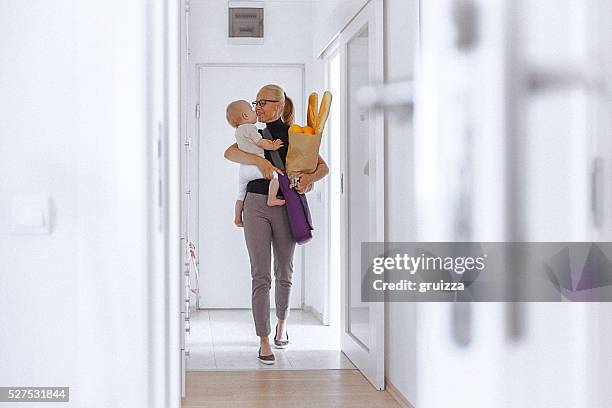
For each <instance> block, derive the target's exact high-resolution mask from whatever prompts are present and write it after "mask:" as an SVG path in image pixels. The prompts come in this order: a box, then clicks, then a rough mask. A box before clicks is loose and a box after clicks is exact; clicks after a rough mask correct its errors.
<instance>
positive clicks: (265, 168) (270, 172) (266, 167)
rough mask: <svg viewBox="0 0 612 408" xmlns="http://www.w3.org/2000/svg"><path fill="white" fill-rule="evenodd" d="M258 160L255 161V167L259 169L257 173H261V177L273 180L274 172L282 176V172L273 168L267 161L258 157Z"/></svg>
mask: <svg viewBox="0 0 612 408" xmlns="http://www.w3.org/2000/svg"><path fill="white" fill-rule="evenodd" d="M259 159H260V160H258V161H257V163H256V166H257V168H259V171H261V174H263V176H264V177H265V178H267V179H268V180H270V179H272V178H274V172H277V173H278V174H283V172H282V171H280V170H279V169H277V168H276V167H274V166H273V165H272V163H270V162H269V161H268V160H266V159H264V158H263V157H260V158H259Z"/></svg>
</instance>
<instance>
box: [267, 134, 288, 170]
mask: <svg viewBox="0 0 612 408" xmlns="http://www.w3.org/2000/svg"><path fill="white" fill-rule="evenodd" d="M262 133H263V137H264V139H268V140H274V138H273V137H272V133H270V130H269V129H268V128H263V132H262ZM270 157H271V158H272V163H274V166H276V168H277V169H280V170H281V171H285V165H284V164H283V161H282V159H281V157H280V154H279V153H278V151H277V150H271V151H270Z"/></svg>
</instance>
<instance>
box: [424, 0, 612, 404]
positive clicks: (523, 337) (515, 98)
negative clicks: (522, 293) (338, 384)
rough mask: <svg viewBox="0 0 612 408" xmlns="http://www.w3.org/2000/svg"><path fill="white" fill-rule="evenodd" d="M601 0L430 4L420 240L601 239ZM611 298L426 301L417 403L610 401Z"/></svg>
mask: <svg viewBox="0 0 612 408" xmlns="http://www.w3.org/2000/svg"><path fill="white" fill-rule="evenodd" d="M604 3H608V2H607V0H606V1H593V2H575V1H570V0H563V1H559V0H545V1H544V0H543V1H538V2H530V1H510V2H508V1H502V0H497V1H491V0H478V1H471V2H455V1H451V0H444V1H440V2H436V4H432V3H431V2H425V1H423V2H421V7H422V10H421V16H422V27H421V31H422V33H423V36H422V49H421V66H420V68H421V69H420V72H419V78H418V81H417V85H418V87H419V91H418V92H417V94H418V98H417V103H418V104H420V105H418V106H417V109H416V121H417V132H416V146H417V149H416V151H415V157H416V158H417V169H416V174H417V177H416V182H417V184H418V185H417V192H418V194H417V217H418V222H419V228H418V240H420V241H462V240H466V241H469V240H473V241H499V240H508V241H527V242H528V241H553V242H555V241H589V240H592V239H594V235H593V233H592V222H593V220H592V212H591V211H592V210H591V205H592V203H591V194H590V191H591V185H590V182H591V159H592V158H593V156H592V153H591V146H592V144H593V143H594V138H596V137H597V136H596V133H595V131H594V129H593V128H594V127H593V126H592V124H591V120H590V118H592V112H590V111H589V105H590V104H591V102H589V100H592V98H593V92H592V90H589V89H588V86H586V84H587V83H588V82H589V81H584V80H583V79H584V77H588V73H587V72H586V71H583V70H582V69H583V68H585V67H588V66H591V65H592V64H593V63H594V62H595V61H593V60H591V58H593V57H594V56H595V55H597V53H596V52H594V50H592V49H589V44H590V43H591V39H592V38H593V33H592V32H591V30H592V29H593V27H594V26H595V25H594V24H592V23H591V18H593V17H595V16H596V15H597V14H596V12H595V10H596V8H593V5H595V4H599V5H600V6H601V5H602V4H604ZM608 10H609V8H608ZM602 27H605V26H603V25H602ZM608 29H609V25H608ZM599 34H602V33H599ZM595 37H597V35H596V36H595ZM606 38H609V37H608V36H606ZM595 59H597V57H595ZM568 63H569V64H568ZM566 64H567V65H566ZM566 73H569V74H570V75H566ZM534 74H537V75H534ZM576 74H577V75H576ZM581 77H582V78H583V79H580V78H581ZM576 79H578V80H576ZM527 84H531V87H527ZM538 85H547V88H546V89H545V88H539V86H538ZM548 86H550V87H549V88H548ZM608 131H609V129H608ZM500 186H504V188H502V189H500ZM608 306H609V305H607V304H606V305H603V304H602V305H601V306H599V307H600V308H599V309H596V305H593V304H585V303H581V304H580V303H537V302H532V303H457V304H450V303H446V304H445V303H440V304H425V303H424V304H419V305H418V315H419V321H420V323H419V331H418V333H417V338H418V341H417V351H418V353H417V355H418V360H417V365H418V367H419V371H418V375H419V380H418V390H417V395H418V401H417V404H416V405H417V406H426V407H431V408H437V407H440V408H442V407H448V406H451V405H453V404H456V402H457V401H464V402H468V401H469V405H470V407H474V408H478V407H483V408H484V407H487V408H488V407H499V408H506V407H507V408H510V407H517V406H534V407H553V406H554V407H567V408H569V407H572V408H573V407H584V408H586V407H593V406H605V404H604V403H603V401H604V400H603V399H598V398H599V397H598V395H603V394H598V392H599V390H597V389H596V388H597V386H598V384H597V383H598V382H599V381H600V378H602V377H601V374H600V373H601V371H598V370H599V368H600V367H601V366H600V364H602V362H603V363H604V364H605V359H604V358H603V355H602V354H601V350H598V349H597V348H596V347H594V342H595V341H596V340H595V339H601V338H606V337H607V336H606V335H604V332H602V331H601V330H602V328H601V327H598V325H597V322H596V321H595V320H594V318H598V317H597V316H598V314H601V313H603V312H604V311H605V316H607V319H608V320H609V316H610V308H609V307H608ZM608 327H609V326H608ZM608 330H609V329H608ZM608 348H609V347H608ZM598 365H599V367H598Z"/></svg>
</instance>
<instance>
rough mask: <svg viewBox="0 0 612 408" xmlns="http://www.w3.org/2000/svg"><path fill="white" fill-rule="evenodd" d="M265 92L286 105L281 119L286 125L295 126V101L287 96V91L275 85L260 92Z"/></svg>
mask: <svg viewBox="0 0 612 408" xmlns="http://www.w3.org/2000/svg"><path fill="white" fill-rule="evenodd" d="M263 90H266V91H268V92H270V93H271V94H272V95H273V97H274V99H278V100H279V101H281V103H283V104H284V109H283V113H282V114H281V119H282V120H283V123H284V124H285V125H287V126H291V125H293V123H294V122H295V110H294V108H293V101H292V100H291V98H289V97H288V96H287V94H286V93H285V91H283V88H281V87H280V86H278V85H275V84H268V85H266V86H264V87H262V88H261V89H260V90H259V92H261V91H263Z"/></svg>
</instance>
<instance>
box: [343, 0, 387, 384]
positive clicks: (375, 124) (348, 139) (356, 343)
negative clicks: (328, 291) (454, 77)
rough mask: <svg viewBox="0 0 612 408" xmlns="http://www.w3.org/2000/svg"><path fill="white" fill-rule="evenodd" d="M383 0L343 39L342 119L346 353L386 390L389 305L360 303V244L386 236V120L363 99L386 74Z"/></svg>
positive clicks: (355, 21)
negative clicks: (361, 94)
mask: <svg viewBox="0 0 612 408" xmlns="http://www.w3.org/2000/svg"><path fill="white" fill-rule="evenodd" d="M381 30H382V2H379V1H372V2H370V3H368V5H367V6H366V7H365V8H364V9H363V10H362V11H361V12H360V13H359V14H358V15H357V16H356V18H355V19H353V21H352V22H351V23H350V25H349V26H348V27H347V28H346V29H345V30H344V31H343V32H342V33H341V35H340V38H339V44H340V56H341V78H342V79H341V84H342V91H341V98H342V101H341V103H340V106H341V109H342V113H343V120H342V122H341V123H342V125H343V129H342V146H341V155H342V160H341V161H342V175H341V194H342V209H341V211H342V215H341V219H342V221H343V223H342V228H341V231H342V236H341V237H340V239H341V248H342V249H341V251H342V254H343V256H342V267H341V270H342V275H341V290H342V304H341V342H342V351H343V352H344V353H345V354H346V355H347V356H348V358H349V359H350V360H351V361H352V362H353V363H354V364H355V365H356V366H357V367H358V368H359V369H360V370H361V371H362V372H363V374H364V375H365V376H366V377H367V378H368V380H369V381H370V382H371V383H372V384H373V385H374V386H375V387H376V388H378V389H384V304H383V303H369V302H362V301H361V243H362V242H369V241H383V240H384V213H383V209H384V162H383V160H384V152H383V142H384V133H383V132H384V124H383V117H382V114H381V113H380V112H378V111H370V110H368V109H367V108H364V107H363V106H362V105H361V104H360V103H359V102H358V99H359V97H358V94H359V90H360V89H361V88H362V87H363V86H365V85H368V84H372V83H377V82H379V81H380V80H381V78H382V69H383V63H382V61H383V58H382V34H381Z"/></svg>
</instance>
